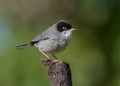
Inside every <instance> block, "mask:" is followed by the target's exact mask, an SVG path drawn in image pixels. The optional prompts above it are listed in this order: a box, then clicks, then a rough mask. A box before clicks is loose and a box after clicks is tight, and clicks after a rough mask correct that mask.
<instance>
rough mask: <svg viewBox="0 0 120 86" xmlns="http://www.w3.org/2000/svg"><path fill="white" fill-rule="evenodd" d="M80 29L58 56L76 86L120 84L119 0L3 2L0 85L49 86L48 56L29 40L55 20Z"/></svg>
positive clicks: (0, 8)
mask: <svg viewBox="0 0 120 86" xmlns="http://www.w3.org/2000/svg"><path fill="white" fill-rule="evenodd" d="M60 19H64V20H67V21H69V22H71V24H72V25H73V26H74V27H75V28H77V29H78V30H77V31H76V32H74V33H73V36H72V40H71V43H70V45H69V47H68V48H67V49H66V50H65V51H64V52H62V53H60V54H58V55H57V56H58V58H59V59H62V60H64V61H66V62H68V63H69V64H70V66H71V70H72V78H73V85H74V86H120V1H119V0H52V1H51V0H0V44H1V45H0V86H50V82H49V77H48V75H47V71H46V70H45V68H44V67H43V65H41V64H40V59H41V58H43V57H44V56H43V55H41V54H40V53H39V51H38V50H37V49H35V48H34V47H30V48H26V49H23V50H21V51H17V50H16V49H15V46H16V45H19V44H20V43H24V42H28V41H30V40H31V39H32V38H34V37H35V36H36V35H37V34H39V33H40V32H42V31H43V30H45V29H46V28H47V27H49V26H50V25H51V24H53V23H55V22H56V21H58V20H60Z"/></svg>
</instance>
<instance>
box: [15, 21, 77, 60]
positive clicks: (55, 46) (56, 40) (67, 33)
mask: <svg viewBox="0 0 120 86" xmlns="http://www.w3.org/2000/svg"><path fill="white" fill-rule="evenodd" d="M73 30H76V29H75V28H72V26H71V24H70V23H69V22H67V21H65V20H60V21H58V22H57V23H55V24H53V25H52V26H50V27H49V28H48V29H47V30H45V31H44V32H42V33H41V34H40V35H38V36H37V37H35V38H34V39H33V40H32V41H31V42H28V43H25V44H22V45H19V46H16V49H17V50H20V49H22V48H26V47H29V46H35V47H36V48H38V50H39V51H40V52H41V53H42V54H43V55H44V56H45V57H46V58H47V59H50V56H53V57H55V59H57V57H56V56H55V55H56V53H59V52H61V51H63V50H65V49H66V47H67V46H68V45H69V43H70V39H71V35H72V31H73Z"/></svg>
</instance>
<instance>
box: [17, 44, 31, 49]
mask: <svg viewBox="0 0 120 86" xmlns="http://www.w3.org/2000/svg"><path fill="white" fill-rule="evenodd" d="M29 46H32V43H31V42H30V43H25V44H22V45H18V46H16V49H17V50H20V49H22V48H26V47H29Z"/></svg>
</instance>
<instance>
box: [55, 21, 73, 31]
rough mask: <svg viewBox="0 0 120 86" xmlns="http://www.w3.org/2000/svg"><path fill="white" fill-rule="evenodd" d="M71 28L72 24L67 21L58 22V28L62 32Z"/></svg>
mask: <svg viewBox="0 0 120 86" xmlns="http://www.w3.org/2000/svg"><path fill="white" fill-rule="evenodd" d="M71 28H72V26H71V24H70V23H68V22H67V21H64V20H60V21H59V22H58V23H57V30H58V31H60V32H63V31H66V30H69V29H71Z"/></svg>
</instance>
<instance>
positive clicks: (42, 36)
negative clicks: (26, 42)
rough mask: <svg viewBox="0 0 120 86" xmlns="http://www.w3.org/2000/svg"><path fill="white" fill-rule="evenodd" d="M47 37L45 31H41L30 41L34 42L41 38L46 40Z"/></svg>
mask: <svg viewBox="0 0 120 86" xmlns="http://www.w3.org/2000/svg"><path fill="white" fill-rule="evenodd" d="M47 39H49V36H48V35H47V32H46V31H45V32H43V33H42V34H40V35H38V36H36V37H35V38H34V39H33V40H32V41H31V43H36V42H40V41H42V40H47Z"/></svg>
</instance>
